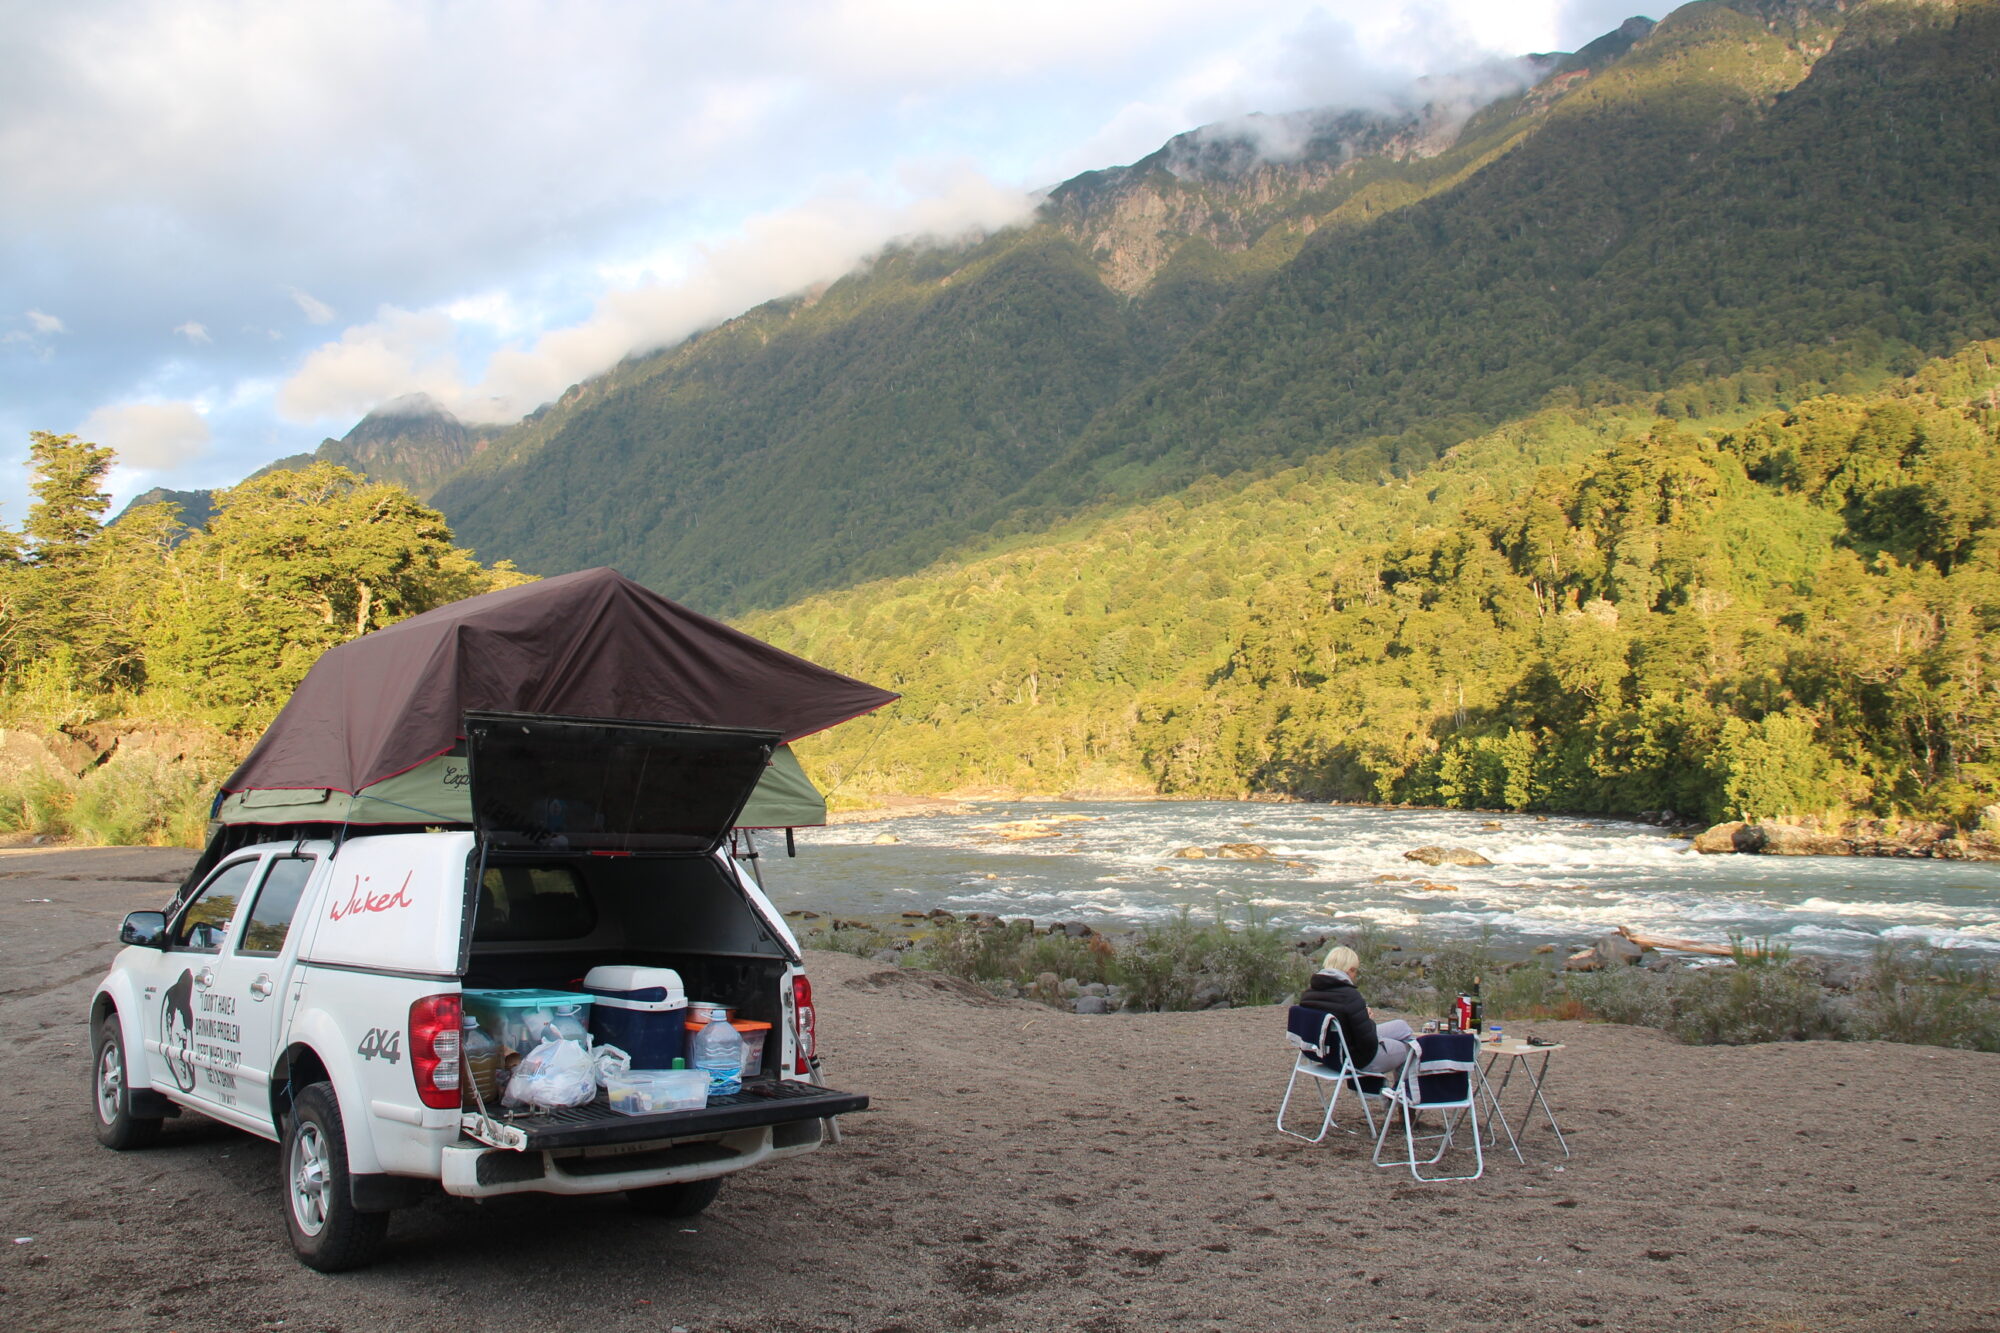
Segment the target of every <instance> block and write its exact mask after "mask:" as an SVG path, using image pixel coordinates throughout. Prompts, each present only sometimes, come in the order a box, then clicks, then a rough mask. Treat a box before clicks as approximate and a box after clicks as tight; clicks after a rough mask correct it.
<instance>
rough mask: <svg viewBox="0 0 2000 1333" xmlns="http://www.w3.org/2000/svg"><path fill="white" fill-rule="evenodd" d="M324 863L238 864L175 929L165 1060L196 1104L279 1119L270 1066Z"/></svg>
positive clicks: (258, 1120)
mask: <svg viewBox="0 0 2000 1333" xmlns="http://www.w3.org/2000/svg"><path fill="white" fill-rule="evenodd" d="M316 864H317V862H316V861H315V860H314V859H313V858H312V857H308V856H270V857H264V858H261V859H250V860H245V861H236V862H232V863H230V864H229V865H226V866H224V867H222V868H221V869H219V870H218V871H216V873H215V876H214V877H213V878H212V879H211V880H210V881H209V882H208V884H206V885H204V886H203V887H202V890H201V892H200V893H198V894H197V895H196V896H195V897H194V899H193V900H191V901H190V902H189V904H188V907H187V910H186V911H184V912H183V913H182V914H181V916H180V917H179V918H178V919H177V920H176V921H175V923H174V924H173V926H172V927H171V928H170V930H169V934H168V947H167V957H168V960H169V963H168V968H167V975H168V978H169V985H168V987H167V991H166V997H165V1000H164V1002H163V1003H162V1004H161V1005H160V1006H159V1007H158V1008H159V1013H160V1024H161V1042H160V1056H161V1060H162V1066H161V1067H162V1068H164V1071H165V1073H166V1076H167V1078H168V1079H169V1080H171V1083H172V1086H174V1087H176V1088H178V1089H179V1090H180V1091H181V1092H182V1093H183V1094H185V1095H186V1096H187V1098H188V1099H189V1100H190V1101H191V1102H192V1103H193V1104H195V1105H196V1106H198V1107H200V1108H201V1109H204V1110H212V1111H213V1112H214V1113H215V1114H216V1115H217V1116H218V1117H219V1118H221V1119H223V1120H227V1121H230V1122H231V1123H235V1124H239V1125H241V1124H244V1122H245V1121H246V1119H247V1120H248V1121H250V1122H253V1123H254V1124H256V1125H258V1126H260V1127H261V1126H269V1125H270V1124H271V1123H272V1121H271V1099H270V1090H269V1084H270V1070H271V1066H272V1064H273V1063H274V1059H275V1056H276V1048H277V1040H278V1038H279V1036H280V1035H281V1032H282V1029H283V1026H284V1024H283V1018H284V1008H285V1004H286V1002H287V999H288V995H289V990H290V973H291V960H292V958H293V956H294V955H295V953H296V944H295V943H294V942H293V941H292V940H291V927H292V919H293V917H294V916H295V915H296V914H297V912H298V907H299V900H300V897H301V896H302V894H303V893H304V890H305V887H306V884H307V882H308V881H309V880H310V879H311V878H312V872H313V869H314V867H315V865H316ZM288 945H289V946H291V947H287V946H288ZM176 963H178V964H180V966H179V967H178V970H176V967H175V964H176ZM151 1048H152V1043H151V1042H150V1041H149V1042H148V1049H149V1051H150V1050H151Z"/></svg>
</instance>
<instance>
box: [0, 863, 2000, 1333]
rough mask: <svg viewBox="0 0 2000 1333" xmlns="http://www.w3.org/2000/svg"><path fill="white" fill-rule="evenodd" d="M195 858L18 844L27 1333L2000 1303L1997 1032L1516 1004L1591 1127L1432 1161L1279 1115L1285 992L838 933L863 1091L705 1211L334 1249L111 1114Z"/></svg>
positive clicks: (1550, 1314)
mask: <svg viewBox="0 0 2000 1333" xmlns="http://www.w3.org/2000/svg"><path fill="white" fill-rule="evenodd" d="M189 858H190V854H189V853H185V852H160V851H150V850H145V849H108V850H95V851H70V850H53V851H45V850H34V851H5V852H0V941H4V942H5V946H6V947H5V948H4V949H0V1032H4V1033H5V1034H6V1039H7V1049H8V1051H9V1053H10V1055H11V1059H10V1060H9V1062H8V1069H7V1074H8V1076H7V1077H5V1078H4V1079H0V1328H5V1329H8V1330H24V1331H26V1330H35V1331H39V1330H51V1331H53V1330H71V1329H76V1330H82V1329H90V1330H116V1329H144V1330H205V1329H218V1330H246V1329H278V1328H283V1329H288V1330H294V1329H297V1330H345V1331H347V1333H357V1331H359V1330H374V1329H397V1330H402V1329H415V1328H482V1329H495V1330H513V1329H521V1330H536V1333H552V1331H559V1330H568V1329H586V1328H588V1329H594V1330H595V1329H603V1330H624V1329H643V1330H659V1331H660V1333H667V1331H668V1330H672V1329H675V1328H681V1329H686V1330H690V1333H708V1331H711V1330H713V1331H717V1333H720V1331H724V1330H741V1331H743V1333H749V1331H750V1330H794V1329H797V1330H806V1329H815V1330H816V1329H840V1330H850V1329H852V1330H874V1331H876V1333H887V1331H888V1330H910V1331H912V1333H914V1331H916V1330H929V1329H959V1328H990V1329H1045V1328H1046V1329H1058V1328H1062V1329H1070V1328H1074V1329H1085V1330H1096V1331H1097V1333H1115V1331H1117V1330H1140V1329H1155V1328H1161V1327H1169V1328H1190V1329H1286V1330H1290V1329H1296V1328H1299V1327H1302V1326H1315V1327H1319V1326H1329V1327H1352V1328H1360V1329H1389V1328H1425V1329H1434V1330H1452V1329H1509V1330H1518V1329H1561V1328H1577V1327H1582V1328H1602V1329H1676V1330H1702V1329H1732V1330H1733V1329H1745V1330H1772V1331H1774V1333H1775V1331H1777V1330H1787V1331H1797V1333H1804V1331H1806V1330H1812V1331H1815V1333H1816V1331H1817V1330H1821V1329H1849V1328H1852V1329H1860V1328H1864V1327H1865V1328H1869V1329H1875V1328H1879V1327H1882V1326H1884V1325H1896V1326H1906V1327H1913V1328H1922V1329H1927V1330H1947V1331H1954V1330H1956V1331H1965V1333H1969V1331H1970V1330H1994V1329H2000V1057H1996V1056H1992V1055H1981V1054H1974V1053H1969V1052H1963V1051H1941V1050H1931V1049H1926V1048H1921V1047H1904V1046H1893V1045H1887V1044H1863V1043H1855V1044H1826V1043H1807V1044H1799V1045H1782V1046H1761V1047H1746V1048H1706V1049H1703V1048H1692V1047H1684V1046H1679V1045H1676V1044H1674V1043H1673V1042H1671V1041H1669V1040H1668V1039H1667V1038H1665V1037H1664V1036H1662V1035H1660V1034H1658V1033H1656V1032H1651V1031H1647V1030H1643V1029H1636V1028H1620V1027H1609V1026H1599V1025H1585V1024H1562V1023H1548V1024H1529V1025H1523V1027H1524V1029H1525V1030H1527V1031H1534V1032H1539V1033H1541V1034H1543V1035H1547V1036H1550V1037H1555V1038H1560V1039H1561V1040H1563V1041H1565V1042H1567V1043H1569V1044H1568V1047H1567V1049H1565V1050H1563V1051H1562V1052H1560V1053H1558V1054H1557V1055H1556V1056H1555V1057H1554V1063H1553V1064H1552V1067H1551V1070H1550V1073H1551V1081H1550V1095H1551V1098H1552V1100H1553V1101H1554V1102H1555V1104H1556V1107H1557V1111H1558V1114H1559V1115H1560V1116H1561V1117H1562V1119H1563V1122H1564V1126H1565V1129H1566V1130H1567V1131H1568V1132H1569V1136H1570V1142H1571V1145H1572V1147H1573V1149H1574V1151H1575V1156H1574V1157H1573V1158H1571V1159H1570V1160H1568V1161H1567V1162H1564V1161H1563V1160H1562V1159H1561V1157H1560V1156H1559V1155H1556V1154H1553V1145H1552V1142H1551V1141H1550V1139H1549V1138H1548V1137H1547V1136H1546V1133H1545V1132H1544V1133H1542V1134H1540V1135H1539V1136H1530V1137H1529V1138H1528V1139H1527V1140H1525V1147H1526V1148H1527V1151H1528V1156H1529V1164H1528V1165H1525V1166H1523V1165H1519V1164H1516V1163H1514V1162H1513V1161H1512V1159H1511V1158H1509V1159H1506V1160H1504V1161H1495V1162H1489V1169H1488V1172H1487V1175H1486V1177H1485V1178H1484V1179H1482V1180H1478V1181H1473V1182H1470V1183H1463V1184H1451V1185H1417V1184H1415V1183H1413V1182H1412V1181H1411V1180H1410V1178H1409V1175H1408V1174H1407V1173H1406V1172H1400V1171H1380V1170H1376V1169H1375V1168H1373V1167H1371V1166H1370V1165H1369V1163H1368V1160H1367V1150H1366V1148H1365V1147H1363V1146H1361V1145H1360V1143H1359V1142H1358V1140H1355V1139H1351V1138H1346V1137H1344V1136H1341V1135H1338V1134H1336V1135H1334V1136H1332V1139H1331V1140H1330V1141H1329V1142H1327V1143H1324V1144H1320V1145H1309V1144H1304V1143H1298V1142H1295V1141H1292V1140H1289V1139H1285V1138H1281V1137H1279V1136H1278V1135H1277V1134H1276V1133H1274V1132H1273V1129H1272V1125H1271V1117H1272V1115H1273V1113H1274V1111H1275V1109H1276V1105H1277V1100H1278V1096H1279V1093H1280V1091H1281V1090H1282V1088H1283V1084H1284V1078H1285V1071H1286V1067H1287V1065H1288V1056H1287V1054H1286V1051H1285V1048H1284V1047H1283V1045H1282V1038H1281V1037H1279V1036H1278V1035H1277V1034H1278V1032H1279V1031H1280V1030H1281V1027H1282V1021H1281V1018H1280V1016H1279V1012H1278V1011H1276V1010H1270V1009H1264V1010H1229V1011H1218V1012H1211V1013H1202V1014H1154V1015H1138V1016H1119V1015H1113V1016H1108V1017H1080V1016H1075V1015H1070V1014H1063V1013H1057V1012H1055V1011H1053V1010H1050V1009H1046V1008H1043V1007H1040V1006H1038V1005H1034V1004H1030V1003H1027V1002H1021V1001H996V1000H992V999H990V998H988V997H986V996H985V995H983V994H982V993H980V992H977V991H974V990H973V989H971V988H969V987H966V986H963V985H961V984H959V983H956V982H952V981H949V980H947V979H944V978H939V977H935V976H932V975H931V974H925V973H899V972H896V971H894V970H893V969H883V968H881V967H879V966H878V965H875V964H872V963H866V962H862V961H859V960H856V959H853V958H849V957H845V956H843V955H837V954H814V955H812V957H811V959H810V965H811V967H812V969H813V974H814V979H815V989H816V992H817V997H818V1000H819V1005H820V1014H821V1030H822V1033H823V1038H822V1041H823V1050H824V1052H825V1053H826V1055H827V1073H828V1077H829V1081H830V1082H832V1083H833V1084H834V1085H835V1086H838V1087H844V1088H851V1089H854V1090H857V1091H863V1092H867V1093H869V1094H870V1095H871V1096H872V1097H873V1098H874V1109H872V1110H871V1111H869V1112H867V1113H865V1114H862V1115H857V1116H852V1117H849V1118H848V1119H847V1120H846V1122H845V1131H846V1135H845V1142H844V1143H842V1144H841V1145H839V1146H836V1147H829V1148H827V1149H825V1150H823V1151H821V1152H818V1153H815V1154H811V1155H809V1156H807V1157H804V1158H800V1159H795V1160H793V1161H790V1162H784V1163H778V1164H774V1165H773V1166H771V1167H769V1168H767V1169H764V1170H761V1171H751V1172H747V1173H745V1174H743V1175H740V1176H738V1177H736V1178H734V1179H732V1180H731V1181H730V1182H729V1183H728V1185H727V1186H726V1187H725V1188H724V1190H723V1193H722V1197H721V1199H720V1200H719V1201H718V1202H717V1203H716V1204H715V1206H714V1207H713V1208H712V1209H711V1210H710V1211H709V1212H708V1213H707V1214H706V1215H705V1216H703V1217H701V1218H699V1219H695V1220H693V1221H691V1222H680V1221H664V1220H653V1219H649V1218H645V1217H641V1216H639V1215H637V1214H635V1213H633V1212H631V1211H630V1210H629V1209H627V1208H626V1207H625V1206H624V1205H623V1204H622V1202H621V1201H620V1200H619V1199H617V1198H615V1197H613V1198H608V1199H604V1200H561V1199H543V1200H537V1199H522V1198H513V1199H506V1200H500V1201H496V1202H493V1203H489V1204H484V1205H481V1204H475V1203H470V1202H465V1201H461V1200H453V1199H447V1198H444V1197H442V1196H440V1197H438V1198H437V1199H436V1200H434V1201H433V1202H431V1203H429V1204H427V1205H425V1206H424V1207H421V1208H415V1209H411V1210H408V1211H406V1212H403V1213H399V1214H398V1215H397V1217H396V1220H395V1222H394V1224H393V1226H392V1229H391V1232H390V1241H389V1245H388V1248H387V1251H386V1253H385V1255H384V1257H383V1259H382V1260H381V1262H379V1263H378V1264H377V1265H376V1266H375V1267H373V1268H371V1269H368V1270H366V1271H364V1272H360V1273H353V1274H346V1275H341V1276H334V1277H329V1276H323V1275H321V1274H317V1273H313V1272H311V1271H309V1270H307V1269H305V1268H303V1267H301V1266H300V1265H299V1264H297V1263H296V1262H295V1261H294V1260H293V1258H292V1256H291V1253H290V1249H289V1246H288V1245H287V1243H286V1239H285V1230H284V1224H283V1220H282V1218H281V1216H280V1213H279V1201H278V1197H277V1180H278V1164H277V1150H276V1148H275V1147H274V1146H273V1145H271V1144H267V1143H265V1142H263V1141H261V1140H258V1139H255V1138H252V1137H250V1136H248V1135H244V1134H240V1133H237V1132H236V1131H233V1130H230V1129H227V1128H224V1127H222V1126H220V1125H216V1124H214V1123H212V1122H208V1121H204V1120H202V1119H200V1118H199V1117H196V1116H192V1115H190V1116H186V1117H183V1118H182V1119H180V1120H178V1121H174V1122H169V1125H168V1129H167V1134H166V1136H165V1138H164V1140H163V1142H162V1143H161V1144H160V1145H159V1146H158V1147H156V1148H153V1149H149V1150H146V1151H143V1152H134V1153H123V1154H121V1153H114V1152H110V1151H107V1150H105V1149H103V1148H100V1147H99V1146H98V1145H97V1144H96V1142H95V1141H94V1140H93V1139H92V1137H91V1133H90V1124H89V1119H88V1116H89V1112H88V1109H87V1106H86V1101H85V1098H86V1087H87V1080H88V1072H89V1071H88V1045H87V1042H88V1035H87V1033H86V1031H85V1027H84V1023H83V1015H84V1013H85V1010H86V1007H87V1005H88V1001H89V997H90V993H91V989H92V986H93V985H94V983H95V981H96V980H97V978H98V977H99V976H100V975H101V974H102V973H103V971H104V969H105V966H106V964H107V963H108V962H109V960H110V957H111V955H112V953H113V952H114V946H113V944H112V943H111V940H112V938H113V936H114V934H115V932H116V929H117V922H118V920H119V919H120V918H121V917H122V916H123V914H124V913H125V912H127V911H129V910H132V909H134V908H141V907H157V906H158V905H159V904H160V903H161V902H162V901H163V900H164V898H165V897H166V895H167V894H168V892H169V891H170V889H169V887H168V881H171V880H177V879H178V872H179V871H180V870H181V869H182V868H184V867H185V866H186V865H187V864H188V862H189ZM39 899H47V900H49V901H46V902H44V901H37V900H39Z"/></svg>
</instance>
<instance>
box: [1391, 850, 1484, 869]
mask: <svg viewBox="0 0 2000 1333" xmlns="http://www.w3.org/2000/svg"><path fill="white" fill-rule="evenodd" d="M1403 859H1404V860H1405V861H1421V862H1423V863H1424V864H1425V865H1427V866H1490V865H1492V864H1493V863H1492V862H1491V861H1489V860H1487V859H1486V858H1485V857H1483V856H1481V855H1480V854H1479V853H1478V852H1475V851H1473V850H1472V849H1471V848H1470V847H1418V848H1415V849H1413V850H1411V851H1407V852H1404V853H1403Z"/></svg>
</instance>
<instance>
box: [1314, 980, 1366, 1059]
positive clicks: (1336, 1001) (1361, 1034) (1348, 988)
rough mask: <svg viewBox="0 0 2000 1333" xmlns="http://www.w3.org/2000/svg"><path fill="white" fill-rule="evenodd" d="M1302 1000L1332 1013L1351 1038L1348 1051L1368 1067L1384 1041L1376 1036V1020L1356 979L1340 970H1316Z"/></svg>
mask: <svg viewBox="0 0 2000 1333" xmlns="http://www.w3.org/2000/svg"><path fill="white" fill-rule="evenodd" d="M1299 1003H1300V1004H1301V1005H1303V1006H1304V1007H1306V1008H1307V1009H1321V1010H1324V1011H1326V1012H1327V1013H1330V1014H1332V1015H1333V1016H1334V1017H1335V1018H1336V1019H1337V1020H1338V1021H1339V1023H1340V1031H1341V1033H1342V1035H1344V1036H1345V1037H1346V1038H1347V1053H1348V1054H1349V1055H1350V1056H1352V1057H1353V1058H1354V1064H1355V1067H1356V1068H1358V1069H1366V1068H1367V1067H1368V1062H1369V1061H1370V1060H1373V1059H1374V1058H1375V1052H1376V1051H1377V1050H1379V1049H1380V1048H1381V1042H1379V1041H1377V1040H1376V1038H1375V1020H1374V1019H1372V1018H1370V1017H1369V1016H1368V1002H1367V1001H1366V1000H1364V999H1362V998H1361V992H1360V991H1358V990H1356V989H1355V988H1354V983H1353V982H1351V981H1349V980H1348V979H1347V977H1346V976H1345V975H1344V974H1342V973H1339V972H1315V973H1314V974H1313V979H1312V981H1311V982H1309V983H1308V984H1307V986H1306V993H1305V994H1304V995H1301V996H1300V997H1299Z"/></svg>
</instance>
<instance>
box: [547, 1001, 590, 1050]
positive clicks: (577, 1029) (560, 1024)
mask: <svg viewBox="0 0 2000 1333" xmlns="http://www.w3.org/2000/svg"><path fill="white" fill-rule="evenodd" d="M582 1014H583V1006H582V1005H580V1004H559V1005H556V1006H555V1015H554V1017H553V1019H552V1020H551V1021H550V1024H549V1026H551V1027H553V1028H554V1029H555V1030H556V1035H557V1036H559V1037H565V1038H567V1039H568V1040H570V1041H573V1042H575V1043H576V1044H577V1045H579V1046H589V1045H590V1038H589V1036H588V1035H587V1034H588V1032H589V1029H588V1028H586V1027H585V1026H584V1022H583V1018H582Z"/></svg>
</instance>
